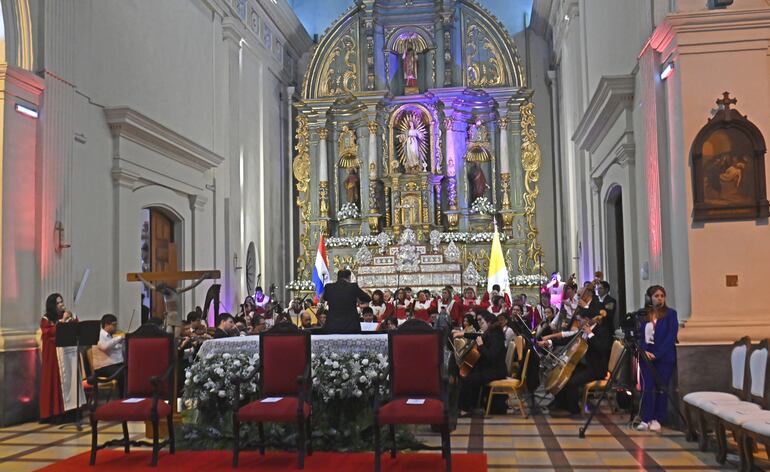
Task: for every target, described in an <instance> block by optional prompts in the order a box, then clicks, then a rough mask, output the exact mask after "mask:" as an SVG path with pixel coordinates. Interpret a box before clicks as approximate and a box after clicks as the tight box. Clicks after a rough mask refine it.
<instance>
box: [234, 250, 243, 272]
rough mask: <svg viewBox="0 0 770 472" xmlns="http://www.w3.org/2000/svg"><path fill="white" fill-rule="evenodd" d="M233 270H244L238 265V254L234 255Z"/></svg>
mask: <svg viewBox="0 0 770 472" xmlns="http://www.w3.org/2000/svg"><path fill="white" fill-rule="evenodd" d="M233 269H235V270H241V269H243V266H239V265H238V253H237V252H235V253H233Z"/></svg>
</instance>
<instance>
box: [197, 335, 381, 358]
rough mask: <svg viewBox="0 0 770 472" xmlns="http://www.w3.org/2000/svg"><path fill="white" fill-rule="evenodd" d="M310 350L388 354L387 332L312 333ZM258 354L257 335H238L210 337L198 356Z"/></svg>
mask: <svg viewBox="0 0 770 472" xmlns="http://www.w3.org/2000/svg"><path fill="white" fill-rule="evenodd" d="M310 351H311V352H312V353H313V354H320V353H331V352H336V353H337V354H347V353H353V354H356V353H358V354H363V353H374V354H382V355H384V356H387V355H388V335H387V334H313V335H312V336H311V337H310ZM226 352H227V353H230V354H249V355H251V354H259V336H238V337H233V338H221V339H210V340H208V341H206V342H204V343H203V345H201V348H200V350H199V351H198V357H199V358H201V359H202V358H205V357H206V356H209V355H212V354H223V353H226Z"/></svg>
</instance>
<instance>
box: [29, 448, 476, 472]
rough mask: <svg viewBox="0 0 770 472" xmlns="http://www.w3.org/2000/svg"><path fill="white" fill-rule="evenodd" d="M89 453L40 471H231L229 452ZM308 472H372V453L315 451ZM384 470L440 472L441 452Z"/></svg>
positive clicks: (276, 455)
mask: <svg viewBox="0 0 770 472" xmlns="http://www.w3.org/2000/svg"><path fill="white" fill-rule="evenodd" d="M89 454H90V453H87V452H86V453H83V454H80V455H77V456H73V457H70V458H69V459H66V460H63V461H61V462H57V463H56V464H52V465H49V466H48V467H45V468H43V469H40V470H44V471H46V472H65V471H66V472H69V471H72V472H75V471H77V472H83V471H87V470H89V469H91V470H109V471H110V472H113V471H121V470H142V469H147V470H184V471H185V472H194V471H206V472H213V471H215V470H227V471H230V472H232V471H233V470H234V469H233V468H232V466H231V464H232V459H233V455H232V453H231V452H229V451H180V452H177V453H176V454H174V455H173V456H172V455H170V454H169V453H168V452H167V451H164V452H162V453H161V454H160V457H159V459H158V467H157V468H155V469H153V468H151V467H150V466H149V464H150V453H149V452H147V451H146V450H140V451H136V452H131V453H130V454H124V453H123V451H112V450H106V451H105V450H102V451H99V454H98V455H97V456H96V466H95V467H93V468H89V467H88V457H89ZM296 464H297V454H296V453H290V452H268V453H267V454H265V455H264V456H260V455H259V453H258V452H253V451H247V452H242V453H241V455H240V460H239V469H243V470H260V471H271V470H281V471H286V470H293V469H295V466H296ZM452 469H453V470H459V471H462V472H476V471H479V472H481V471H486V470H487V456H486V455H485V454H452ZM304 470H307V471H333V472H342V471H356V472H359V471H367V470H374V454H372V453H363V452H362V453H337V452H315V453H313V455H312V456H310V457H306V458H305V469H304ZM382 470H383V471H415V472H418V471H419V472H423V471H431V470H435V471H442V470H444V461H443V460H442V459H441V453H440V452H438V451H437V452H435V453H433V452H431V453H427V454H416V453H399V454H398V455H397V456H396V458H395V459H391V458H390V454H383V455H382Z"/></svg>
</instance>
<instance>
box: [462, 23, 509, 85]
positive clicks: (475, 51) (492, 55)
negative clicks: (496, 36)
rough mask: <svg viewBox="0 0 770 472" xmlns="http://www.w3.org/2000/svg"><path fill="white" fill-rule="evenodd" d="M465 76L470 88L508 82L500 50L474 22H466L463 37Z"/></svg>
mask: <svg viewBox="0 0 770 472" xmlns="http://www.w3.org/2000/svg"><path fill="white" fill-rule="evenodd" d="M465 75H466V78H467V81H468V85H470V86H471V87H498V86H501V85H504V84H506V83H507V82H508V80H507V78H506V76H505V69H504V67H503V60H502V54H501V53H500V49H499V48H498V47H497V46H496V45H495V44H494V42H493V41H492V40H491V38H490V35H489V33H487V31H486V30H484V28H482V26H481V25H479V24H478V23H476V22H474V21H469V22H468V26H467V32H466V35H465Z"/></svg>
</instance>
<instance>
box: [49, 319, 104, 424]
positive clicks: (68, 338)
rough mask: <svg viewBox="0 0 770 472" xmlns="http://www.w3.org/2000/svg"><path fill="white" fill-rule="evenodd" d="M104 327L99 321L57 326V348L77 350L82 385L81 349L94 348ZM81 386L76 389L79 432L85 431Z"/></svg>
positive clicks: (78, 376) (76, 415)
mask: <svg viewBox="0 0 770 472" xmlns="http://www.w3.org/2000/svg"><path fill="white" fill-rule="evenodd" d="M101 329H102V326H101V322H100V321H99V320H91V321H76V322H71V323H57V324H56V347H72V346H75V347H76V349H77V356H78V357H77V363H78V366H77V379H78V382H80V383H82V381H83V380H82V379H81V372H82V367H81V364H80V362H81V361H80V347H81V346H93V345H95V344H98V343H99V333H100V332H101ZM81 388H82V386H81V385H78V386H77V387H76V389H75V427H76V428H77V429H78V431H81V430H82V429H83V426H82V425H81V422H80V420H81V418H80V389H81Z"/></svg>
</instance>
